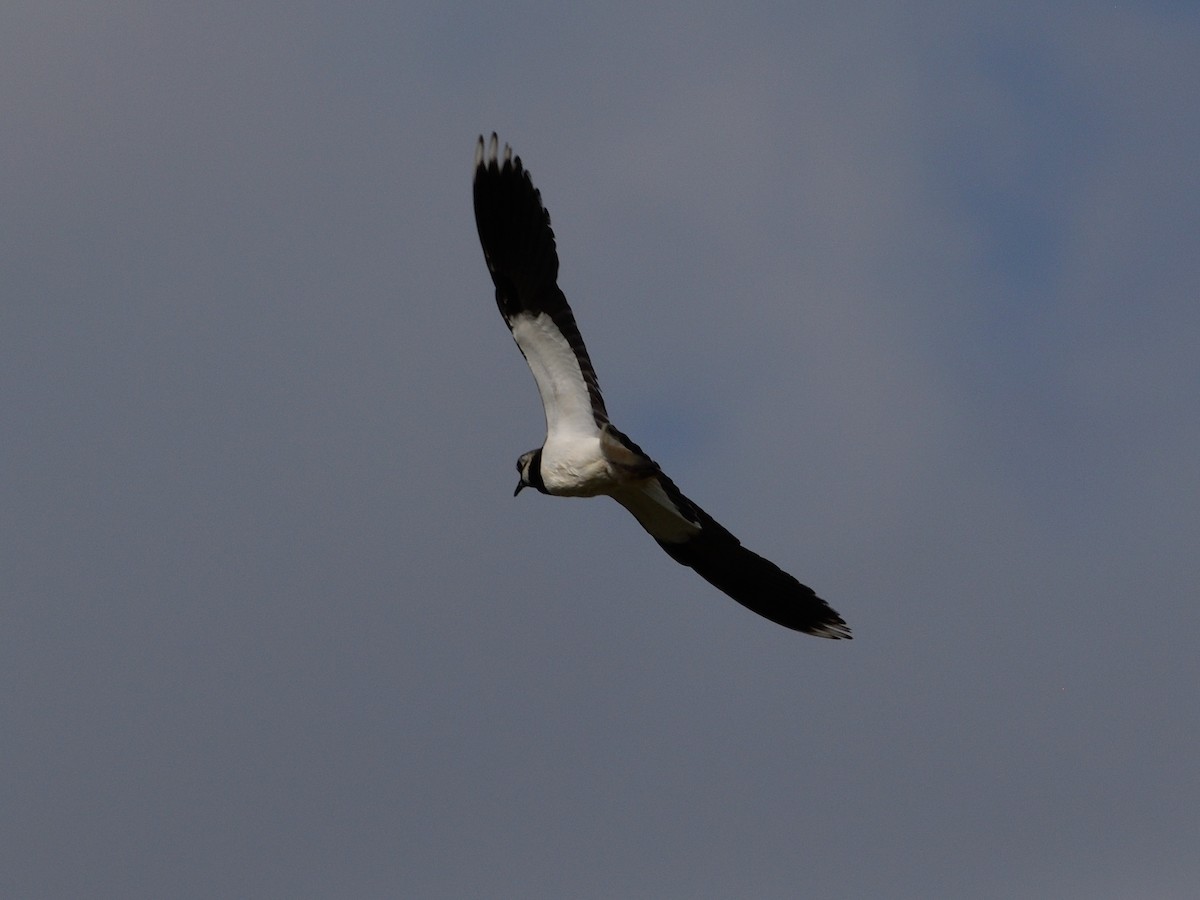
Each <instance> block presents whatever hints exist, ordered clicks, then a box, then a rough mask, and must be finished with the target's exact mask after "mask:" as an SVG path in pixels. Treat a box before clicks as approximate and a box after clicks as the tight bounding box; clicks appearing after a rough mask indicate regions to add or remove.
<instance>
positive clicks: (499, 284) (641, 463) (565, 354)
mask: <svg viewBox="0 0 1200 900" xmlns="http://www.w3.org/2000/svg"><path fill="white" fill-rule="evenodd" d="M474 193H475V224H476V226H477V227H478V229H479V241H480V243H481V244H482V245H483V257H484V260H485V261H486V262H487V267H488V271H489V272H490V273H491V276H492V281H493V282H494V283H495V285H496V304H497V305H498V306H499V307H500V314H501V315H502V316H503V317H504V321H505V322H506V323H507V324H508V327H509V330H510V331H512V336H513V339H514V340H515V341H516V342H517V347H518V348H520V350H521V353H522V355H523V356H524V357H525V361H526V362H527V363H528V364H529V368H530V369H531V370H533V378H534V381H536V382H537V387H538V393H539V394H541V398H542V407H543V408H544V410H545V413H546V440H545V442H544V443H543V444H542V446H541V447H539V448H537V449H536V450H530V451H529V452H527V453H523V454H521V457H520V459H518V460H517V471H518V472H519V473H520V476H521V477H520V481H518V482H517V489H516V491H514V492H513V496H516V495H517V494H519V493H520V492H521V490H522V488H526V487H532V488H535V489H536V490H538V491H540V492H541V493H543V494H552V495H554V496H557V497H596V496H601V495H607V496H609V497H612V498H613V499H614V500H616V501H617V502H618V503H620V504H621V505H622V506H624V507H625V508H626V509H627V510H629V512H631V513H632V514H633V517H634V518H635V519H637V521H638V524H640V525H641V526H642V528H644V529H645V530H646V531H647V532H649V534H650V536H651V537H652V538H654V540H656V541H657V542H658V545H659V546H660V547H662V548H663V550H665V551H666V552H667V554H668V555H669V556H670V557H671V558H672V559H674V560H675V561H676V562H678V563H681V564H683V565H685V566H688V567H689V568H692V569H694V570H695V571H696V572H697V573H698V574H699V575H700V577H701V578H703V579H705V580H706V581H708V582H709V583H710V584H712V585H713V586H714V587H716V588H718V589H719V590H721V591H723V592H724V593H726V594H728V595H729V596H730V597H732V598H733V599H734V600H736V601H737V602H738V603H740V604H742V605H743V606H745V607H746V608H747V609H750V610H753V611H754V612H756V613H758V614H759V615H760V616H765V617H766V618H768V619H770V620H771V621H772V622H776V623H778V624H779V625H782V626H784V627H785V628H792V629H795V630H796V631H803V632H805V633H806V634H812V635H816V636H817V637H825V638H849V637H850V629H849V627H848V626H847V625H846V623H845V621H844V620H843V619H842V617H841V616H839V615H838V614H837V613H836V612H834V611H833V610H832V609H831V608H830V607H829V604H827V603H826V602H825V601H824V600H822V599H821V598H820V597H818V596H817V595H816V594H815V593H814V592H813V590H812V589H811V588H809V587H807V586H805V585H803V584H801V583H800V582H799V581H797V580H796V579H795V578H793V577H792V576H791V575H789V574H788V573H787V572H785V571H783V570H782V569H780V568H779V567H778V566H777V565H775V564H774V563H772V562H770V561H768V560H766V559H763V558H762V557H761V556H759V555H758V554H756V553H752V552H751V551H749V550H747V549H746V548H745V547H743V546H742V544H741V541H739V540H738V539H737V538H736V537H734V536H733V535H732V534H730V533H729V531H727V530H726V529H725V528H724V527H722V526H721V525H719V524H717V522H715V521H714V520H713V518H712V517H711V516H710V515H709V514H708V513H706V512H705V511H704V510H702V509H701V508H700V507H699V506H697V505H696V504H695V503H693V502H692V501H691V500H689V499H688V498H687V497H685V496H684V495H683V493H682V492H680V490H679V488H677V487H675V483H674V482H673V481H671V479H670V478H668V477H667V476H666V475H665V474H664V473H663V472H662V470H661V469H659V467H658V464H657V463H656V462H654V460H652V459H651V458H650V457H649V456H647V455H646V454H645V452H643V451H642V448H641V447H639V446H638V445H637V444H635V443H634V442H633V441H631V440H630V439H629V438H627V437H626V436H625V435H624V434H622V433H621V432H620V431H618V430H617V429H616V427H615V426H614V425H613V424H612V423H611V422H610V421H609V420H608V411H607V410H606V409H605V407H604V399H603V397H601V396H600V385H599V383H598V382H597V381H596V372H595V370H594V369H593V368H592V361H591V359H590V358H589V357H588V352H587V349H586V348H585V347H584V345H583V338H582V337H581V336H580V334H579V327H578V326H577V325H576V324H575V316H574V315H573V314H572V313H571V307H570V306H568V305H567V298H566V297H565V296H564V295H563V292H562V291H561V290H559V287H558V251H557V249H556V246H555V243H554V232H553V231H551V229H550V214H549V213H548V212H546V209H545V207H543V206H542V196H541V194H540V193H539V192H538V190H537V189H536V188H535V187H534V186H533V181H532V179H530V177H529V173H528V172H527V171H525V169H524V167H523V166H522V165H521V158H520V157H519V156H516V157H514V156H513V154H512V149H511V148H510V147H509V146H508V145H505V147H504V153H503V156H502V157H501V155H500V152H499V141H498V139H497V137H496V135H495V133H493V134H492V136H491V140H490V141H488V142H486V144H485V141H484V139H483V138H482V137H480V138H479V143H478V144H477V146H476V148H475V186H474Z"/></svg>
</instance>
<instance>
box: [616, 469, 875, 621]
mask: <svg viewBox="0 0 1200 900" xmlns="http://www.w3.org/2000/svg"><path fill="white" fill-rule="evenodd" d="M613 499H615V500H616V501H617V502H618V503H620V504H621V505H622V506H624V507H625V508H626V509H627V510H629V511H630V512H631V513H633V516H634V518H636V519H637V520H638V522H639V523H640V524H641V526H642V527H643V528H645V529H646V531H647V532H648V533H649V534H650V536H651V537H652V538H654V539H655V540H656V541H657V542H658V545H659V546H660V547H662V548H663V549H664V550H666V551H667V553H668V555H670V557H671V558H672V559H673V560H675V561H676V562H678V563H681V564H683V565H685V566H688V567H689V568H692V569H695V570H696V572H697V573H698V574H699V575H700V576H701V577H702V578H703V579H704V580H705V581H707V582H708V583H709V584H711V585H713V587H715V588H717V589H719V590H721V591H723V592H724V593H726V594H728V595H729V596H730V597H732V598H733V599H734V600H736V601H737V602H738V603H740V604H742V606H744V607H746V608H747V609H750V610H753V611H754V612H756V613H758V614H759V615H760V616H765V617H766V618H768V619H770V620H771V621H772V622H775V623H777V624H779V625H782V626H784V627H785V628H792V629H795V630H796V631H803V632H805V633H806V634H812V635H816V636H817V637H825V638H849V637H850V636H851V635H850V628H849V627H848V626H847V625H846V622H845V620H844V619H842V617H841V616H839V615H838V614H837V613H836V612H834V610H833V609H832V608H831V607H830V606H829V604H828V603H826V602H825V601H824V600H822V599H821V598H820V597H818V596H817V595H816V593H815V592H814V591H813V589H812V588H810V587H808V586H807V585H804V584H801V583H800V582H799V581H797V580H796V579H795V578H793V577H792V576H791V575H789V574H788V573H787V572H785V571H783V570H782V569H781V568H779V566H777V565H775V564H774V563H773V562H771V561H770V560H767V559H763V558H762V557H761V556H759V555H758V554H757V553H754V552H752V551H750V550H747V549H746V548H745V547H743V546H742V543H741V541H739V540H738V539H737V538H736V537H734V536H733V535H732V534H730V533H729V531H728V530H727V529H726V528H725V527H723V526H722V525H720V524H719V523H718V522H716V521H715V520H714V519H713V518H712V516H710V515H709V514H708V513H706V512H705V511H704V510H702V509H701V508H700V507H699V506H697V505H696V504H695V503H693V502H692V501H691V500H689V499H688V498H687V497H685V496H684V495H683V493H682V492H681V491H680V490H679V488H677V487H675V483H674V482H673V481H671V479H670V478H668V477H667V476H666V475H664V474H663V473H662V472H659V473H657V474H656V475H654V476H653V477H651V478H647V479H644V480H642V481H640V482H637V483H634V484H629V485H625V486H622V487H621V488H620V489H618V490H617V491H615V492H614V493H613Z"/></svg>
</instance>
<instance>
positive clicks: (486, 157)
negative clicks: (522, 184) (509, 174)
mask: <svg viewBox="0 0 1200 900" xmlns="http://www.w3.org/2000/svg"><path fill="white" fill-rule="evenodd" d="M506 170H511V171H513V172H516V173H517V174H518V175H521V174H523V173H524V169H523V167H522V166H521V157H519V156H514V155H513V150H512V147H511V146H509V145H508V144H505V145H504V153H503V155H501V153H500V138H499V136H497V134H496V132H494V131H493V132H492V135H491V137H489V138H484V136H483V135H482V134H481V135H480V136H479V139H478V140H477V141H476V142H475V176H476V177H479V174H480V173H481V172H485V171H492V172H503V171H506ZM526 174H527V173H526Z"/></svg>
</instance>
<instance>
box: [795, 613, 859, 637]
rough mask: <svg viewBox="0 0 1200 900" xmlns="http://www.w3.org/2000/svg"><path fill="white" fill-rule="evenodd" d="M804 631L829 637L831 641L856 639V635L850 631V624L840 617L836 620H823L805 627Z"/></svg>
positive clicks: (816, 635)
mask: <svg viewBox="0 0 1200 900" xmlns="http://www.w3.org/2000/svg"><path fill="white" fill-rule="evenodd" d="M804 631H805V632H806V633H808V634H811V635H813V636H814V637H823V638H829V639H830V640H831V641H843V640H844V641H852V640H854V635H852V634H851V633H850V626H849V625H847V624H846V623H845V622H843V621H842V620H841V618H840V617H839V618H838V619H836V620H832V621H828V622H821V623H820V624H818V625H813V626H812V627H810V628H805V629H804Z"/></svg>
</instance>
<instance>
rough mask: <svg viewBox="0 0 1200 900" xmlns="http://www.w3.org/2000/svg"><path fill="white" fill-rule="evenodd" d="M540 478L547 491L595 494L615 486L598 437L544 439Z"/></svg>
mask: <svg viewBox="0 0 1200 900" xmlns="http://www.w3.org/2000/svg"><path fill="white" fill-rule="evenodd" d="M542 481H543V482H544V483H545V485H546V490H547V491H549V492H550V493H551V494H558V495H559V496H562V497H595V496H597V495H599V494H609V493H611V492H612V490H613V488H615V487H616V486H617V473H616V472H615V471H614V469H613V467H612V465H611V464H610V463H609V462H608V460H607V459H605V458H604V454H603V453H602V452H601V451H600V438H599V437H598V436H597V437H591V436H576V437H571V438H559V439H556V440H548V441H547V442H546V444H545V446H544V447H542Z"/></svg>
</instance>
